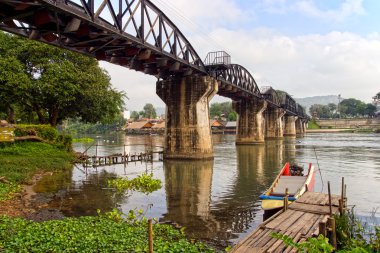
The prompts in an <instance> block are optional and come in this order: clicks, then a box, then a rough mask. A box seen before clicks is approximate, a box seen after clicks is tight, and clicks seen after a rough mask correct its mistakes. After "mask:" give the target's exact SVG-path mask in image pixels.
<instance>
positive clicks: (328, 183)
mask: <svg viewBox="0 0 380 253" xmlns="http://www.w3.org/2000/svg"><path fill="white" fill-rule="evenodd" d="M327 189H328V192H329V208H330V217H331V216H332V205H331V190H330V181H328V182H327Z"/></svg>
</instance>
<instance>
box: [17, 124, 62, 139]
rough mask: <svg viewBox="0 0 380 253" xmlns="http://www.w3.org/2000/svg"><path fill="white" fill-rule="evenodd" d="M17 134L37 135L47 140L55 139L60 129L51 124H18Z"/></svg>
mask: <svg viewBox="0 0 380 253" xmlns="http://www.w3.org/2000/svg"><path fill="white" fill-rule="evenodd" d="M14 133H15V136H27V135H36V136H38V137H41V138H42V139H44V140H47V141H55V140H56V139H57V137H58V131H57V129H55V128H54V127H52V126H50V125H17V126H16V129H15V131H14Z"/></svg>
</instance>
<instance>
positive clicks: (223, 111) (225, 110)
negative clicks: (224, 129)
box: [210, 102, 237, 121]
mask: <svg viewBox="0 0 380 253" xmlns="http://www.w3.org/2000/svg"><path fill="white" fill-rule="evenodd" d="M210 117H211V118H213V119H214V118H221V117H224V118H226V119H228V120H229V121H236V117H237V116H236V112H235V111H234V110H233V109H232V103H231V102H223V103H212V104H211V105H210Z"/></svg>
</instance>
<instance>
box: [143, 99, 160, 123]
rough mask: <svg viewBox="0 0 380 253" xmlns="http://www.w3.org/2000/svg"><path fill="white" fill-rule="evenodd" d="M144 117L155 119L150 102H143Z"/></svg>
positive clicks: (154, 111) (154, 112)
mask: <svg viewBox="0 0 380 253" xmlns="http://www.w3.org/2000/svg"><path fill="white" fill-rule="evenodd" d="M143 110H144V117H146V118H150V119H155V118H156V117H157V113H156V109H155V108H154V106H153V105H152V104H149V103H148V104H145V106H144V108H143Z"/></svg>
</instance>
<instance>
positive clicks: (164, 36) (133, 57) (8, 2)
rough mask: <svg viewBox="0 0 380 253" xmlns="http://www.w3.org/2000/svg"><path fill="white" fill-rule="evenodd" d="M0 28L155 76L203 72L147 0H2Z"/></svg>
mask: <svg viewBox="0 0 380 253" xmlns="http://www.w3.org/2000/svg"><path fill="white" fill-rule="evenodd" d="M0 29H2V30H5V31H8V32H11V33H15V34H18V35H22V36H24V37H28V38H30V39H35V40H39V41H42V42H45V43H49V44H52V45H55V46H58V47H62V48H66V49H69V50H72V51H76V52H79V53H83V54H86V55H89V56H92V57H95V58H97V59H98V60H105V61H109V62H111V63H114V64H118V65H121V66H125V67H128V68H131V69H135V70H137V71H141V72H144V73H146V74H150V75H155V76H157V77H159V78H165V77H167V76H171V75H190V74H194V73H198V74H202V75H206V74H207V73H206V71H205V68H204V65H203V62H202V60H201V59H200V58H199V56H198V54H197V53H196V51H195V50H194V48H193V47H192V46H191V44H190V43H189V41H188V40H187V39H186V38H185V36H184V35H183V34H182V33H181V31H180V30H179V29H178V28H177V27H176V26H175V25H174V23H173V22H171V21H170V20H169V18H168V17H166V15H165V14H164V13H163V12H162V11H161V10H160V9H158V8H157V7H156V6H155V5H154V4H153V3H151V2H150V1H148V0H123V1H121V0H120V1H111V0H104V1H95V0H87V1H85V0H38V1H34V0H4V1H0Z"/></svg>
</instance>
